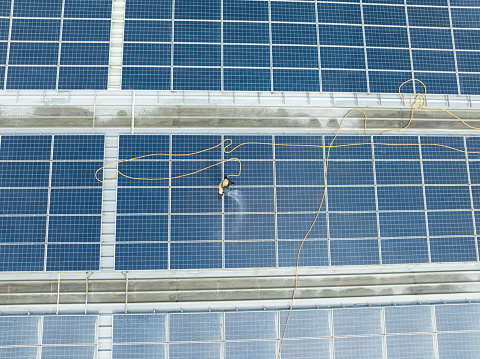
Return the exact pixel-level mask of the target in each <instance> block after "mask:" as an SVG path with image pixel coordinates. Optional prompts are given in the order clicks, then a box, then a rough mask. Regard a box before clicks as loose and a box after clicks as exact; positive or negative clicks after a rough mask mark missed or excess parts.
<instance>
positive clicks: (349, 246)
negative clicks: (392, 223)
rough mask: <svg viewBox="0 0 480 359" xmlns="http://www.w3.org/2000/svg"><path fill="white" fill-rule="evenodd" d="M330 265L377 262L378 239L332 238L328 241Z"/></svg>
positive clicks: (378, 261) (378, 260)
mask: <svg viewBox="0 0 480 359" xmlns="http://www.w3.org/2000/svg"><path fill="white" fill-rule="evenodd" d="M330 252H331V257H332V259H331V261H332V266H343V265H370V264H379V263H380V259H379V254H378V241H377V240H375V239H369V240H333V241H330Z"/></svg>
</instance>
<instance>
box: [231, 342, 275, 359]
mask: <svg viewBox="0 0 480 359" xmlns="http://www.w3.org/2000/svg"><path fill="white" fill-rule="evenodd" d="M276 353H277V349H276V345H275V341H249V342H227V343H225V354H226V357H227V358H231V359H243V358H255V357H256V358H272V357H274V356H275V355H276Z"/></svg>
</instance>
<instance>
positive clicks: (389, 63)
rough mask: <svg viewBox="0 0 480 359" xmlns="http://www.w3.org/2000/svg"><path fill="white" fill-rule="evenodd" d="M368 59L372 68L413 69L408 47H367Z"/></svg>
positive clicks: (369, 66)
mask: <svg viewBox="0 0 480 359" xmlns="http://www.w3.org/2000/svg"><path fill="white" fill-rule="evenodd" d="M367 60H368V68H369V69H372V70H407V71H408V70H410V69H411V64H410V51H409V50H408V49H367ZM415 69H417V68H415ZM396 85H397V86H399V85H400V84H396Z"/></svg>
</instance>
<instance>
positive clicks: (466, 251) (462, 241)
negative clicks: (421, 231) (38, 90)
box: [430, 237, 477, 262]
mask: <svg viewBox="0 0 480 359" xmlns="http://www.w3.org/2000/svg"><path fill="white" fill-rule="evenodd" d="M430 252H431V256H432V262H469V261H476V260H477V250H476V248H475V238H474V237H456V238H430Z"/></svg>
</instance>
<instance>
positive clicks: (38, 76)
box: [6, 66, 57, 90]
mask: <svg viewBox="0 0 480 359" xmlns="http://www.w3.org/2000/svg"><path fill="white" fill-rule="evenodd" d="M56 79H57V68H56V67H20V66H10V67H9V68H8V77H7V85H6V88H7V90H8V89H11V90H23V89H30V90H35V89H43V90H53V89H55V82H56Z"/></svg>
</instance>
